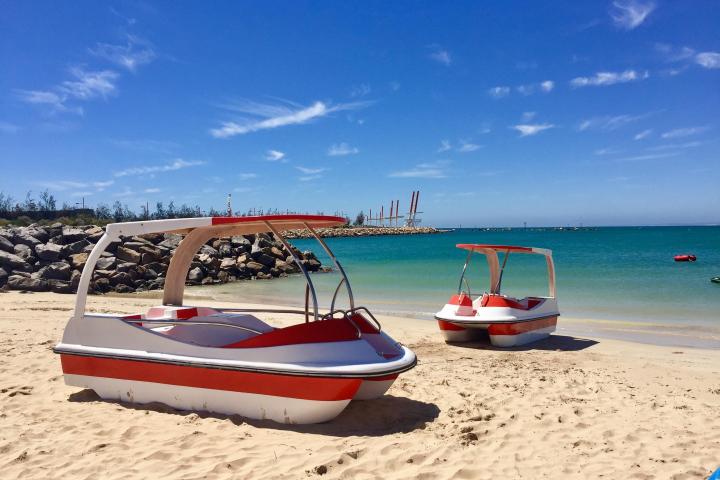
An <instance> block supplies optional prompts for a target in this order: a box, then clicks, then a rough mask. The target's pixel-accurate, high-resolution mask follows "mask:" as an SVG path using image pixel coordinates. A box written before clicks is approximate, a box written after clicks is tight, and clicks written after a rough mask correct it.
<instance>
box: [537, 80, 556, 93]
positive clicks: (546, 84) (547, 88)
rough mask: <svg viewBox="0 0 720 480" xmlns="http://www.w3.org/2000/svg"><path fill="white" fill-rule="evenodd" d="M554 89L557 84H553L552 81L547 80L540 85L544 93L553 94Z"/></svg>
mask: <svg viewBox="0 0 720 480" xmlns="http://www.w3.org/2000/svg"><path fill="white" fill-rule="evenodd" d="M553 88H555V82H553V81H552V80H545V81H544V82H541V83H540V89H541V90H542V91H543V92H551V91H552V89H553Z"/></svg>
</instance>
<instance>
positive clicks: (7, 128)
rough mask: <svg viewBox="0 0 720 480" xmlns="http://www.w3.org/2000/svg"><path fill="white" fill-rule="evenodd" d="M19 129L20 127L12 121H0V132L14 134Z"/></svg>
mask: <svg viewBox="0 0 720 480" xmlns="http://www.w3.org/2000/svg"><path fill="white" fill-rule="evenodd" d="M19 131H20V127H18V126H17V125H15V124H14V123H8V122H0V133H7V134H14V133H17V132H19Z"/></svg>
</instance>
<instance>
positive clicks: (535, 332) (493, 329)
mask: <svg viewBox="0 0 720 480" xmlns="http://www.w3.org/2000/svg"><path fill="white" fill-rule="evenodd" d="M457 247H458V248H461V249H464V250H467V251H468V254H467V258H466V260H465V265H464V266H463V269H462V274H461V275H460V285H459V286H458V292H457V295H453V296H452V297H451V298H450V301H449V302H448V303H447V305H445V306H444V307H443V309H442V310H440V311H439V312H438V313H437V314H435V318H436V319H437V321H438V326H439V327H440V330H441V331H442V333H443V335H444V336H445V340H446V341H447V342H470V341H475V340H479V339H480V338H481V337H483V336H484V333H485V332H484V331H487V334H488V336H489V337H490V342H491V343H492V344H493V345H495V346H498V347H514V346H518V345H525V344H527V343H531V342H535V341H537V340H541V339H543V338H546V337H548V336H549V335H550V334H551V333H552V332H554V331H555V327H556V326H557V317H558V316H560V312H559V311H558V306H557V299H556V298H555V266H554V264H553V259H552V252H551V251H550V250H547V249H544V248H532V247H515V246H509V245H479V244H465V243H463V244H459V245H457ZM474 253H479V254H483V255H485V257H486V259H487V262H488V266H489V271H490V290H489V291H487V292H485V293H483V294H482V295H475V296H473V294H472V293H471V292H470V285H469V283H468V281H467V277H466V275H465V274H466V272H467V268H468V265H469V264H470V260H471V259H472V257H473V254H474ZM498 253H504V258H503V262H502V266H501V265H500V262H499V259H498ZM511 253H513V254H514V253H522V254H538V255H544V256H545V260H546V263H547V272H548V283H549V294H548V296H547V297H526V298H523V299H517V298H513V297H509V296H507V295H503V294H502V293H500V288H501V286H502V277H503V272H504V271H505V267H506V265H507V262H508V258H509V257H510V254H511ZM463 285H465V289H463Z"/></svg>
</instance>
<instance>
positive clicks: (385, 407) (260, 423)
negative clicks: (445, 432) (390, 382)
mask: <svg viewBox="0 0 720 480" xmlns="http://www.w3.org/2000/svg"><path fill="white" fill-rule="evenodd" d="M68 400H69V401H71V402H83V403H84V402H106V403H112V404H113V405H119V406H121V407H123V408H126V409H128V410H142V411H153V412H159V413H167V414H171V415H179V416H181V417H187V416H189V415H196V416H198V417H200V418H215V419H219V420H230V421H231V422H232V423H234V424H235V425H238V426H240V425H243V424H246V425H250V426H253V427H257V428H268V429H274V430H287V431H293V432H298V433H314V434H319V435H330V436H334V437H351V436H370V437H379V436H383V435H388V434H392V433H408V432H412V431H413V430H417V429H421V430H422V429H424V428H425V426H426V425H427V424H428V423H430V422H432V421H433V420H435V419H436V418H437V417H438V415H439V414H440V408H438V406H437V405H435V404H434V403H427V402H421V401H418V400H413V399H411V398H406V397H396V396H394V395H384V396H383V397H381V398H378V399H375V400H365V401H363V400H357V401H352V402H350V404H349V405H348V406H347V408H345V410H343V411H342V413H340V415H338V416H337V417H336V418H334V419H333V420H331V421H329V422H327V423H317V424H309V425H298V424H283V423H277V422H273V421H270V420H254V419H251V418H246V417H242V416H240V415H222V414H217V413H211V412H201V411H194V410H176V409H174V408H172V407H169V406H167V405H165V404H163V403H158V402H153V403H145V404H133V403H126V402H120V401H110V400H103V399H101V398H100V397H99V396H98V395H97V394H96V393H95V392H94V391H93V390H90V389H85V390H81V391H79V392H75V393H72V394H70V395H69V396H68Z"/></svg>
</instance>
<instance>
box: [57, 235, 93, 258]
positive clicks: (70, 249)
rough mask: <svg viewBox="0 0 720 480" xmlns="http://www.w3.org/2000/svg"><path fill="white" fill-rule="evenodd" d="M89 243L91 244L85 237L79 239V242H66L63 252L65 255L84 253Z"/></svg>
mask: <svg viewBox="0 0 720 480" xmlns="http://www.w3.org/2000/svg"><path fill="white" fill-rule="evenodd" d="M88 245H90V242H88V241H87V240H85V239H83V240H78V241H77V242H71V243H66V244H65V246H64V247H63V249H62V254H63V256H66V257H68V256H70V255H74V254H76V253H82V252H83V251H84V250H85V247H87V246H88Z"/></svg>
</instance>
